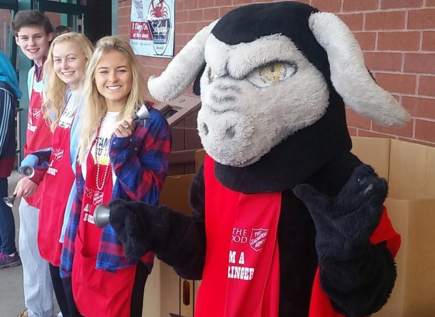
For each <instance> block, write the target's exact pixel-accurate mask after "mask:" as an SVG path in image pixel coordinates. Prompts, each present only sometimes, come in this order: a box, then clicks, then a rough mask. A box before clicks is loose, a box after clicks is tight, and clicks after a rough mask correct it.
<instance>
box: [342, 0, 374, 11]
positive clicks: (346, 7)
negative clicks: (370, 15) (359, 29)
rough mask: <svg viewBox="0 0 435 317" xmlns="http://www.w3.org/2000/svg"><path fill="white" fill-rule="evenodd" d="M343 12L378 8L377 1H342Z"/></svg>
mask: <svg viewBox="0 0 435 317" xmlns="http://www.w3.org/2000/svg"><path fill="white" fill-rule="evenodd" d="M343 1H344V4H343V11H366V10H376V9H378V8H379V0H364V1H363V0H343Z"/></svg>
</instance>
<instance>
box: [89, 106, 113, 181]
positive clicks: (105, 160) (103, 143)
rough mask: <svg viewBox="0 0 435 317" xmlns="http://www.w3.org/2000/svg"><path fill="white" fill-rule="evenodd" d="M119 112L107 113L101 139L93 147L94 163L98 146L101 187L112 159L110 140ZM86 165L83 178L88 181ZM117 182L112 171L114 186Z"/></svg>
mask: <svg viewBox="0 0 435 317" xmlns="http://www.w3.org/2000/svg"><path fill="white" fill-rule="evenodd" d="M118 114H119V112H107V113H106V117H105V118H104V121H103V124H102V126H101V129H100V133H99V138H98V140H96V141H95V143H94V145H93V146H92V149H91V153H92V157H93V158H94V162H96V159H95V147H96V146H97V149H98V153H97V154H98V155H97V157H98V163H100V180H99V182H98V185H100V186H101V182H102V179H103V176H104V172H105V170H106V166H107V165H109V164H110V157H109V145H110V139H111V138H112V134H113V132H114V131H115V127H116V122H117V119H116V117H117V116H118ZM88 154H89V151H88V152H87V154H86V163H87V157H88ZM86 169H87V166H86V164H82V173H83V178H84V179H86ZM115 181H116V175H115V172H114V171H113V169H112V184H115Z"/></svg>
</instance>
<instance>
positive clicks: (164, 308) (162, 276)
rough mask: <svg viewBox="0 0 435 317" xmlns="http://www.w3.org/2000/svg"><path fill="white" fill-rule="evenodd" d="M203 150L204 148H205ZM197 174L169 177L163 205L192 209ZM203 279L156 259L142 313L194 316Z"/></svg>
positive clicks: (160, 316) (157, 316)
mask: <svg viewBox="0 0 435 317" xmlns="http://www.w3.org/2000/svg"><path fill="white" fill-rule="evenodd" d="M202 152H203V151H202ZM203 157H204V155H202V156H201V155H199V156H198V155H197V154H196V153H195V164H196V166H198V165H200V164H201V163H202V160H203ZM194 176H195V174H185V175H175V176H168V177H166V181H165V185H164V186H163V190H162V192H161V194H160V205H164V206H167V207H170V208H171V209H173V210H177V211H180V212H182V213H184V214H186V215H188V214H190V213H191V212H192V208H191V207H190V204H189V190H190V185H191V183H192V180H193V177H194ZM199 285H200V281H191V280H185V279H182V278H180V277H179V276H178V275H177V274H176V273H175V272H174V270H173V269H172V268H171V267H170V266H168V265H167V264H165V263H163V262H162V261H160V260H158V259H157V258H156V259H155V260H154V267H153V272H152V274H151V275H150V276H149V277H148V280H147V283H146V286H145V294H144V309H143V314H142V316H143V317H178V316H182V317H193V316H194V309H195V307H194V303H195V300H196V294H197V291H198V287H199Z"/></svg>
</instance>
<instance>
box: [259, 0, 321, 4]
mask: <svg viewBox="0 0 435 317" xmlns="http://www.w3.org/2000/svg"><path fill="white" fill-rule="evenodd" d="M281 1H282V0H275V2H281ZM311 1H312V0H298V2H302V3H305V4H310V2H311ZM253 2H267V0H258V1H253Z"/></svg>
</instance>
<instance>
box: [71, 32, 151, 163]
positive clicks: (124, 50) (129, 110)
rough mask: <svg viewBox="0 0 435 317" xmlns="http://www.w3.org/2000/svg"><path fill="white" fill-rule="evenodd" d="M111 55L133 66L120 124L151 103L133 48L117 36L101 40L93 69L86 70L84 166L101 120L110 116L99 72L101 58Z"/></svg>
mask: <svg viewBox="0 0 435 317" xmlns="http://www.w3.org/2000/svg"><path fill="white" fill-rule="evenodd" d="M111 51H117V52H120V53H121V54H123V55H124V56H125V57H126V58H127V60H128V61H129V63H130V68H131V72H132V77H133V81H132V87H131V91H130V94H129V96H128V99H127V102H126V104H125V106H124V107H123V108H122V110H121V111H120V113H119V115H118V117H117V120H118V121H119V120H121V119H123V118H125V117H127V116H129V115H133V114H134V112H135V111H136V109H137V108H138V107H140V106H141V105H142V104H143V103H144V102H145V101H146V100H147V99H149V92H148V88H147V85H146V82H145V79H144V77H143V76H142V67H141V65H140V64H139V61H138V59H137V57H136V55H135V54H134V52H133V49H132V48H131V46H130V44H129V43H128V42H127V41H126V40H124V39H122V38H119V37H116V36H106V37H103V38H102V39H100V40H99V41H98V42H97V44H96V46H95V52H94V55H93V56H92V59H91V62H90V63H89V67H88V68H87V70H86V76H85V77H86V79H85V83H84V87H85V91H84V98H85V99H84V100H85V105H86V107H85V113H84V121H83V127H82V133H81V135H80V142H79V146H80V148H79V161H80V162H85V155H86V151H87V150H88V149H89V147H90V144H91V142H92V140H93V138H94V137H95V134H96V131H97V129H98V127H99V125H100V121H101V119H102V118H103V116H104V115H105V113H106V112H107V105H106V100H105V98H104V96H102V95H101V94H100V93H99V92H98V89H97V86H96V84H95V71H96V69H97V66H98V63H99V62H100V60H101V57H102V56H103V55H104V54H107V53H109V52H111Z"/></svg>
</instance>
